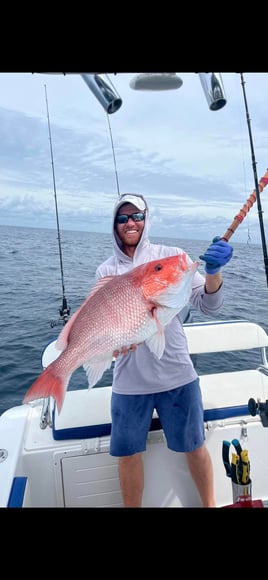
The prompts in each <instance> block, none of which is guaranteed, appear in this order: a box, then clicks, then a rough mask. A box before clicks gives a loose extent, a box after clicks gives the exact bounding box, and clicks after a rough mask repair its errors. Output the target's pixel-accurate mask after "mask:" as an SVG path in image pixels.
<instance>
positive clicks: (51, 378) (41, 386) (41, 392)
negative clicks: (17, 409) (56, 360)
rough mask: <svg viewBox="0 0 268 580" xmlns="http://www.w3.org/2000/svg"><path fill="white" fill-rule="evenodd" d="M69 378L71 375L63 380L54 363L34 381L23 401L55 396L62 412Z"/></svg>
mask: <svg viewBox="0 0 268 580" xmlns="http://www.w3.org/2000/svg"><path fill="white" fill-rule="evenodd" d="M69 380H70V376H67V377H65V379H64V380H63V379H62V377H60V376H58V375H56V373H55V372H54V368H53V363H52V364H51V365H49V366H48V367H47V368H46V369H45V370H44V371H43V372H42V374H41V375H40V376H39V377H38V378H37V379H36V381H34V383H33V384H32V386H31V387H30V388H29V390H28V391H27V393H26V395H25V397H24V399H23V403H29V402H30V401H34V400H35V399H42V398H43V397H44V398H46V397H53V398H54V399H55V401H56V405H57V408H58V412H59V413H60V410H61V408H62V404H63V401H64V397H65V392H66V390H67V386H68V383H69Z"/></svg>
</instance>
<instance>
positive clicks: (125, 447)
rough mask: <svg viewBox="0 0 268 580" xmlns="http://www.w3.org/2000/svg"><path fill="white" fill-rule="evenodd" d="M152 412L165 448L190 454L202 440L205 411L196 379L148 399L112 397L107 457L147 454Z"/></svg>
mask: <svg viewBox="0 0 268 580" xmlns="http://www.w3.org/2000/svg"><path fill="white" fill-rule="evenodd" d="M154 409H156V411H157V414H158V417H159V419H160V422H161V425H162V428H163V431H164V434H165V437H166V440H167V446H168V448H169V449H171V450H172V451H180V452H189V451H193V450H194V449H197V448H198V447H201V446H202V445H203V442H204V439H205V432H204V410H203V403H202V395H201V390H200V384H199V378H197V379H195V380H194V381H192V382H191V383H188V384H187V385H184V386H183V387H178V388H176V389H171V390H170V391H164V392H161V393H152V394H148V395H119V394H117V393H112V401H111V414H112V432H111V443H110V454H111V455H114V456H115V457H124V456H126V455H133V454H134V453H141V452H142V451H145V450H146V440H147V436H148V432H149V430H150V426H151V421H152V416H153V412H154Z"/></svg>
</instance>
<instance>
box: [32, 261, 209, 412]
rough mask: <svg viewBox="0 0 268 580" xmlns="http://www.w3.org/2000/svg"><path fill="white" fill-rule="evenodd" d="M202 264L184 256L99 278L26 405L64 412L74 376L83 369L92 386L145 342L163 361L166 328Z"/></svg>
mask: <svg viewBox="0 0 268 580" xmlns="http://www.w3.org/2000/svg"><path fill="white" fill-rule="evenodd" d="M198 265H199V263H198V262H193V264H191V265H189V263H188V262H187V257H186V254H185V253H181V254H178V255H175V256H169V257H166V258H161V259H159V260H153V261H152V262H147V263H145V264H142V265H140V266H137V267H136V268H133V269H132V270H130V271H129V272H127V273H125V274H121V275H119V276H106V277H105V278H102V279H100V280H99V281H98V282H97V284H95V286H94V287H93V289H92V290H91V292H90V293H89V295H88V296H87V298H86V299H85V300H84V302H83V303H82V304H81V306H80V308H78V310H77V311H76V312H75V313H74V314H73V315H72V316H71V318H70V320H69V321H68V322H67V324H66V325H65V326H64V328H63V329H62V331H61V333H60V334H59V337H58V339H57V342H56V348H57V349H59V351H62V352H61V354H60V355H59V356H58V358H57V359H56V360H54V361H53V362H52V363H50V364H49V365H48V367H47V368H46V369H45V370H44V371H43V372H42V373H41V375H40V376H39V377H38V378H37V379H36V381H35V382H34V383H33V384H32V386H31V387H30V388H29V390H28V391H27V393H26V395H25V397H24V400H23V403H28V402H30V401H32V400H34V399H39V398H42V397H49V396H51V397H53V398H54V399H55V401H56V404H57V408H58V412H60V410H61V408H62V404H63V401H64V397H65V392H66V390H67V387H68V383H69V381H70V378H71V376H72V374H73V372H74V371H75V370H76V369H78V368H79V367H80V366H83V367H84V369H85V371H86V373H87V377H88V387H89V388H90V387H92V386H93V385H95V384H96V383H97V382H98V380H99V379H100V378H101V377H102V375H103V373H104V371H105V370H106V369H108V368H110V366H111V364H112V360H113V353H114V351H116V350H119V351H120V350H121V349H122V347H123V346H126V347H128V348H129V347H130V346H131V345H132V344H139V343H141V342H143V341H145V342H146V344H147V346H148V347H149V349H150V350H151V351H152V352H153V353H154V354H155V355H156V356H157V357H158V358H161V356H162V354H163V352H164V348H165V334H164V326H165V325H166V324H168V322H170V321H171V319H172V318H173V317H174V316H176V314H178V312H180V310H182V308H183V307H184V306H185V305H186V304H187V302H188V301H189V297H190V295H191V289H192V279H193V276H194V274H195V272H196V269H197V267H198Z"/></svg>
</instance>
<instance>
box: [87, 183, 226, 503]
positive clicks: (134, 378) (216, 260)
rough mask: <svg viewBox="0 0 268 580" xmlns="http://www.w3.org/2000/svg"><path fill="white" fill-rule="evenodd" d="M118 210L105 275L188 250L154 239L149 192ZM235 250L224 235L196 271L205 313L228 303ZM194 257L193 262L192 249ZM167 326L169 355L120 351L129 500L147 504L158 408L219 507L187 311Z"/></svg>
mask: <svg viewBox="0 0 268 580" xmlns="http://www.w3.org/2000/svg"><path fill="white" fill-rule="evenodd" d="M113 217H114V221H113V231H112V239H113V249H114V255H113V256H111V257H110V258H108V260H106V261H105V262H103V264H101V265H100V266H99V267H98V269H97V272H96V277H97V279H99V278H102V277H104V276H108V275H118V274H123V273H124V272H127V271H128V270H131V269H132V268H134V267H136V266H138V265H139V264H143V263H145V262H149V261H151V260H155V259H157V258H163V257H165V256H172V255H175V254H179V253H181V252H182V251H183V250H182V249H181V248H178V247H170V246H163V245H160V244H152V243H151V242H150V241H149V238H148V232H149V208H148V205H147V202H146V200H145V198H144V197H143V196H142V195H137V194H123V195H121V196H120V198H119V199H118V201H117V202H116V204H115V208H114V216H113ZM232 251H233V250H232V247H231V246H230V245H229V244H228V243H226V242H224V241H222V240H219V239H218V238H217V240H216V241H215V243H212V244H211V245H210V247H209V248H208V250H207V252H206V253H205V254H204V255H203V256H200V258H201V259H203V260H205V262H206V266H205V271H206V275H205V277H204V276H202V275H201V274H200V273H199V272H198V271H197V272H196V273H195V275H194V278H193V283H192V294H191V297H190V302H191V304H192V305H193V306H195V307H196V308H198V309H199V310H200V311H201V312H203V313H204V314H208V315H216V314H217V313H218V312H219V310H220V309H221V307H222V305H223V281H222V275H221V271H220V270H221V267H222V266H224V265H225V264H226V263H227V262H228V261H229V260H230V259H231V257H232ZM187 259H188V260H189V262H190V263H192V260H191V258H190V257H189V256H187ZM164 331H165V339H166V346H165V351H164V353H163V356H162V357H161V359H158V358H157V357H156V356H155V355H154V354H153V353H152V352H151V351H150V350H149V348H148V347H147V345H146V344H145V343H142V344H140V345H138V346H137V345H133V346H132V347H131V348H130V349H129V350H127V349H126V348H122V352H121V353H119V352H115V353H114V355H115V356H116V361H115V366H114V371H113V385H112V401H111V414H112V432H111V443H110V453H111V455H113V456H116V457H119V478H120V485H121V490H122V495H123V501H124V505H125V507H141V505H142V494H143V485H144V476H143V461H142V452H143V451H145V449H146V439H147V435H148V431H149V429H150V424H151V419H152V414H153V411H154V408H155V409H156V410H157V413H158V416H159V419H160V421H161V425H162V428H163V431H164V433H165V437H166V440H167V446H168V448H169V449H171V450H173V451H177V452H185V453H186V457H187V461H188V465H189V470H190V473H191V475H192V478H193V480H194V482H195V485H196V487H197V490H198V492H199V495H200V498H201V501H202V504H203V506H204V507H214V506H215V498H214V485H213V468H212V462H211V459H210V455H209V453H208V450H207V448H206V446H205V433H204V418H203V404H202V397H201V391H200V386H199V378H198V375H197V373H196V370H195V368H194V366H193V363H192V360H191V358H190V355H189V352H188V347H187V341H186V337H185V334H184V330H183V326H182V323H181V320H180V317H179V316H175V318H173V320H172V321H171V322H170V323H169V324H168V325H167V326H166V327H165V329H164Z"/></svg>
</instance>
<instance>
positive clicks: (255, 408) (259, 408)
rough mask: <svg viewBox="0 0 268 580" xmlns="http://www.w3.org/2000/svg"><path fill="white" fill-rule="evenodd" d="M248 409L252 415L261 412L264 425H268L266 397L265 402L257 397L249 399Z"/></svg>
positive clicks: (267, 402) (267, 400) (267, 401)
mask: <svg viewBox="0 0 268 580" xmlns="http://www.w3.org/2000/svg"><path fill="white" fill-rule="evenodd" d="M248 410H249V412H250V414H251V415H252V417H255V416H256V415H257V414H259V415H260V418H261V422H262V424H263V427H268V399H266V401H265V403H261V402H260V401H255V399H249V401H248Z"/></svg>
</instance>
